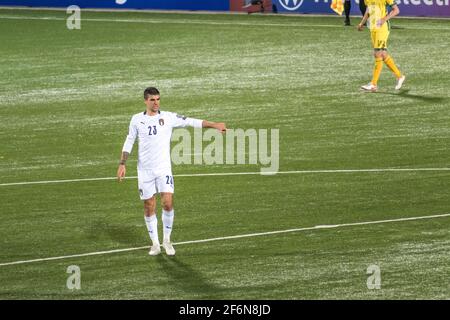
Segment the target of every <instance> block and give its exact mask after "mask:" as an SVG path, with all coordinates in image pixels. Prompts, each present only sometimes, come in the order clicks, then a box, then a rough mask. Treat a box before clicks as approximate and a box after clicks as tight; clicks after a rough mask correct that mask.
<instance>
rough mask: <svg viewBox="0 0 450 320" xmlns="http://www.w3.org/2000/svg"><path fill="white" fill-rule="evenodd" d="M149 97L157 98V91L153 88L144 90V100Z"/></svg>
mask: <svg viewBox="0 0 450 320" xmlns="http://www.w3.org/2000/svg"><path fill="white" fill-rule="evenodd" d="M149 96H159V91H158V89H156V88H155V87H148V88H147V89H145V90H144V100H147V99H148V97H149Z"/></svg>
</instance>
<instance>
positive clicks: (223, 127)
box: [215, 122, 227, 133]
mask: <svg viewBox="0 0 450 320" xmlns="http://www.w3.org/2000/svg"><path fill="white" fill-rule="evenodd" d="M215 127H216V129H217V130H219V131H220V132H222V133H224V132H226V131H227V126H226V125H225V123H223V122H217V123H216V124H215Z"/></svg>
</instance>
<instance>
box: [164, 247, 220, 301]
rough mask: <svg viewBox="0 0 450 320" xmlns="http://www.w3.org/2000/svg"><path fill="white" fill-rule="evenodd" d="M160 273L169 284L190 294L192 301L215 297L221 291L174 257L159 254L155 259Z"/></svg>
mask: <svg viewBox="0 0 450 320" xmlns="http://www.w3.org/2000/svg"><path fill="white" fill-rule="evenodd" d="M156 260H157V262H158V263H159V264H160V266H161V271H162V272H164V273H166V275H167V278H168V279H170V284H171V285H173V286H174V287H178V288H179V289H181V290H183V291H184V292H186V293H188V294H191V295H192V298H193V299H197V298H205V297H206V298H209V297H212V296H216V295H217V294H218V293H219V292H220V291H222V289H221V288H220V287H218V286H216V285H214V284H213V283H211V282H210V281H208V279H206V277H205V276H204V275H203V274H202V273H201V272H199V271H197V270H195V269H193V268H192V267H190V266H189V265H187V264H186V263H184V262H182V261H180V260H179V259H178V258H177V257H176V256H175V257H168V256H166V255H165V254H164V253H161V255H159V256H158V257H157V259H156Z"/></svg>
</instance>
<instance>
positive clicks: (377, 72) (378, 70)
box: [371, 58, 383, 86]
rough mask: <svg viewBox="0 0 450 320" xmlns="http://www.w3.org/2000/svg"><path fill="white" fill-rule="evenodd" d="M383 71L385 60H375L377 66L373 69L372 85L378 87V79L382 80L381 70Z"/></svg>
mask: <svg viewBox="0 0 450 320" xmlns="http://www.w3.org/2000/svg"><path fill="white" fill-rule="evenodd" d="M382 69H383V58H375V66H374V68H373V78H372V81H371V82H372V84H373V85H374V86H376V85H377V83H378V79H379V78H380V74H381V70H382Z"/></svg>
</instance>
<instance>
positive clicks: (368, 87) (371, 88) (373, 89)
mask: <svg viewBox="0 0 450 320" xmlns="http://www.w3.org/2000/svg"><path fill="white" fill-rule="evenodd" d="M361 90H364V91H370V92H376V91H377V90H378V87H377V86H374V85H373V84H372V83H371V82H370V83H369V84H366V85H364V86H361Z"/></svg>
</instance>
